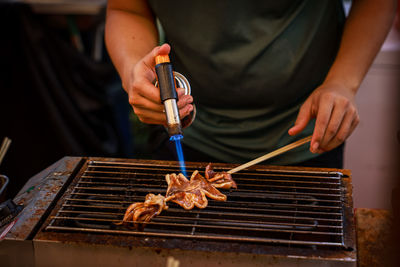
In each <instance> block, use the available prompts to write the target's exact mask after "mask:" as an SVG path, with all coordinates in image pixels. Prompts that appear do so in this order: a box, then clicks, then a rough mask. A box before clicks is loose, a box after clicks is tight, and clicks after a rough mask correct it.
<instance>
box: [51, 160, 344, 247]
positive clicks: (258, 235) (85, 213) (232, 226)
mask: <svg viewBox="0 0 400 267" xmlns="http://www.w3.org/2000/svg"><path fill="white" fill-rule="evenodd" d="M202 166H203V168H198V167H199V164H197V165H188V166H187V170H188V173H192V172H193V171H194V170H195V169H196V168H197V169H199V171H200V173H201V174H204V165H202ZM222 170H225V171H226V170H228V169H227V168H226V167H225V168H224V167H219V166H215V171H222ZM172 172H175V173H177V172H179V167H178V166H171V165H168V164H165V165H163V164H151V163H149V164H146V163H135V162H111V161H94V160H89V161H87V163H86V164H85V166H84V171H83V172H81V173H80V174H79V175H78V177H77V178H76V179H75V180H74V182H73V183H72V185H71V188H72V189H71V190H70V191H69V192H67V193H66V195H65V198H64V200H63V202H62V205H61V207H60V208H59V210H58V211H57V212H56V214H55V216H53V217H52V218H51V221H50V223H49V224H48V225H47V226H46V228H45V230H46V231H50V230H51V231H62V232H64V231H78V232H88V233H103V234H117V235H120V234H125V235H135V236H145V237H163V238H168V237H171V238H191V239H206V240H229V241H239V242H252V243H266V244H272V243H273V244H282V245H289V246H318V247H338V248H344V247H345V244H344V243H345V242H344V239H345V238H344V218H343V217H344V216H343V207H344V203H343V199H344V196H345V192H344V190H345V187H343V186H342V185H341V181H342V178H343V174H341V173H340V172H324V171H303V170H286V169H285V170H283V169H262V168H260V169H256V170H244V171H242V172H239V173H235V174H233V178H234V180H235V181H236V182H237V185H238V189H233V190H230V191H228V190H223V189H222V190H221V192H223V193H224V194H226V195H227V197H228V200H227V201H226V202H218V201H213V200H209V205H208V206H207V208H205V209H198V208H195V209H193V210H189V211H188V210H184V209H183V208H181V207H179V206H178V205H176V204H175V203H170V202H168V206H169V209H168V210H166V211H163V212H162V213H161V215H159V216H157V217H155V218H153V220H152V221H151V222H149V223H148V224H147V225H146V227H145V229H144V231H134V230H129V229H126V228H124V227H123V226H117V225H115V223H117V222H120V221H121V219H122V217H123V215H124V212H125V210H126V208H127V207H128V206H129V205H130V204H131V203H133V202H142V201H144V198H145V196H146V194H148V193H154V194H158V193H160V194H162V195H165V192H166V189H167V183H166V182H165V178H164V177H165V174H167V173H172Z"/></svg>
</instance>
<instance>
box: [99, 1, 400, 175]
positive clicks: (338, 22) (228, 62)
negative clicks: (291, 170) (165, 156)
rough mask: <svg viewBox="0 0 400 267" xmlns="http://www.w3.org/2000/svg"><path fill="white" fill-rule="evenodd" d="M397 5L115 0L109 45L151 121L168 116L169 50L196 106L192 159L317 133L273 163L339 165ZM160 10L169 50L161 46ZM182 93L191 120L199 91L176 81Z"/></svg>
mask: <svg viewBox="0 0 400 267" xmlns="http://www.w3.org/2000/svg"><path fill="white" fill-rule="evenodd" d="M278 2H279V3H278ZM395 5H396V3H395V1H393V0H390V1H389V0H387V1H379V0H362V1H354V3H353V5H352V8H351V11H350V14H349V16H348V18H347V19H346V20H345V17H344V12H343V7H342V2H341V1H333V0H326V1H318V0H304V1H291V0H287V1H239V0H238V1H200V0H198V1H161V0H160V1H156V0H150V1H144V0H142V1H139V0H136V1H134V0H110V1H109V2H108V9H107V23H106V43H107V47H108V50H109V53H110V55H111V57H112V60H113V62H114V64H115V66H116V68H117V70H118V72H119V74H120V76H121V78H122V82H123V87H124V89H125V90H126V92H127V93H128V95H129V101H130V104H131V105H132V107H133V109H134V112H135V113H136V115H137V116H138V117H139V119H140V120H141V121H142V122H144V123H148V124H165V123H166V121H165V114H164V113H163V106H162V104H161V101H160V95H159V90H158V89H157V88H156V87H154V85H153V84H152V82H153V80H154V79H155V73H154V64H155V62H154V58H155V56H156V55H160V54H169V53H170V52H171V57H172V62H173V65H174V67H175V69H176V70H177V71H179V72H181V73H183V74H184V75H185V76H187V78H188V79H189V81H190V83H191V85H192V91H193V97H194V100H195V103H196V107H197V117H196V120H195V121H194V123H193V125H192V126H190V127H189V128H187V129H185V131H184V139H183V140H184V145H185V156H187V159H188V160H201V161H226V162H238V163H239V162H246V161H249V160H251V159H254V158H255V157H258V156H260V155H263V154H265V153H267V152H269V151H271V150H274V149H276V148H278V147H281V146H283V145H286V144H288V143H290V142H293V141H294V140H296V139H298V138H299V136H300V135H301V136H307V135H310V134H312V140H311V143H310V148H309V151H308V148H306V146H303V147H301V148H299V149H296V150H293V151H290V152H287V153H286V154H284V155H282V156H280V157H277V158H275V159H273V160H272V161H269V162H268V163H269V164H285V165H296V164H300V165H304V166H322V167H337V168H341V167H342V157H343V142H344V141H345V140H346V138H347V137H348V136H349V135H350V134H351V133H352V132H353V130H354V128H355V127H356V126H357V124H358V122H359V116H358V113H357V109H356V106H355V103H354V98H355V94H356V92H357V90H358V88H359V86H360V84H361V82H362V80H363V78H364V76H365V74H366V72H367V70H368V68H369V66H370V65H371V63H372V61H373V59H374V57H375V55H376V54H377V52H378V51H379V48H380V46H381V44H382V42H383V41H384V39H385V36H386V34H387V32H388V30H389V28H390V26H391V23H392V20H393V16H394V11H395ZM156 17H157V18H159V20H160V22H161V24H162V26H163V28H164V30H165V33H166V38H167V41H168V43H170V44H171V46H172V50H171V46H169V45H167V44H164V45H162V46H160V47H156V45H157V43H158V32H157V28H156V23H155V18H156ZM178 96H179V101H178V108H179V112H180V116H181V118H183V117H185V116H186V115H188V114H189V113H190V112H191V111H192V110H193V97H191V96H184V95H183V92H182V90H179V89H178ZM314 119H315V120H314ZM296 135H297V136H296ZM166 146H167V144H166ZM161 151H162V150H161ZM161 151H159V153H162V152H161ZM328 151H329V152H328ZM325 152H326V153H325ZM207 158H209V159H210V160H207Z"/></svg>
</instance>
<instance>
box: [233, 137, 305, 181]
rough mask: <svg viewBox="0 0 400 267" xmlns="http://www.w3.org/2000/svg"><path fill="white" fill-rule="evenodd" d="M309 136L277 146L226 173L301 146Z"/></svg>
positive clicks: (239, 169)
mask: <svg viewBox="0 0 400 267" xmlns="http://www.w3.org/2000/svg"><path fill="white" fill-rule="evenodd" d="M311 137H312V135H310V136H307V137H305V138H303V139H300V140H298V141H296V142H293V143H291V144H289V145H286V146H284V147H281V148H278V149H277V150H274V151H272V152H270V153H268V154H265V155H264V156H261V157H259V158H256V159H253V160H252V161H249V162H247V163H245V164H242V165H240V166H238V167H236V168H233V169H232V170H229V171H228V173H230V174H232V173H235V172H238V171H241V170H243V169H246V168H248V167H250V166H253V165H255V164H258V163H260V162H263V161H265V160H267V159H270V158H273V157H275V156H278V155H280V154H282V153H285V152H287V151H289V150H292V149H294V148H296V147H298V146H301V145H303V144H305V143H308V142H310V141H311Z"/></svg>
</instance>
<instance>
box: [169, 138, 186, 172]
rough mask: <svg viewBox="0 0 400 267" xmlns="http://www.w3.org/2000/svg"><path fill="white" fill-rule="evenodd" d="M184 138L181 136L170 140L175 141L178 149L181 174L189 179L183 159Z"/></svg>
mask: <svg viewBox="0 0 400 267" xmlns="http://www.w3.org/2000/svg"><path fill="white" fill-rule="evenodd" d="M182 138H183V136H182V135H181V134H177V135H173V136H171V138H170V139H169V140H171V141H175V148H176V154H177V156H178V160H179V166H180V167H181V172H182V174H183V175H184V176H185V177H187V173H186V166H185V159H184V157H183V150H182V144H181V139H182Z"/></svg>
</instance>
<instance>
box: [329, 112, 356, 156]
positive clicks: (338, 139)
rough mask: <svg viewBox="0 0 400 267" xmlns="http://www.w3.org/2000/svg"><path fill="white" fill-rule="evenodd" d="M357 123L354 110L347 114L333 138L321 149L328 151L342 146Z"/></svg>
mask: <svg viewBox="0 0 400 267" xmlns="http://www.w3.org/2000/svg"><path fill="white" fill-rule="evenodd" d="M358 122H359V117H358V114H357V112H356V111H355V110H353V111H351V112H347V113H346V115H345V116H344V119H343V121H342V123H341V125H340V128H339V130H338V132H337V134H336V135H335V137H334V138H333V139H332V140H331V141H330V142H329V143H328V144H326V145H325V146H324V147H322V148H323V149H324V150H325V151H329V150H331V149H334V148H335V147H337V146H339V145H340V144H342V143H343V142H344V141H345V140H346V139H347V138H348V137H349V136H350V135H351V133H352V132H353V131H354V129H355V128H356V127H357V125H358Z"/></svg>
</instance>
